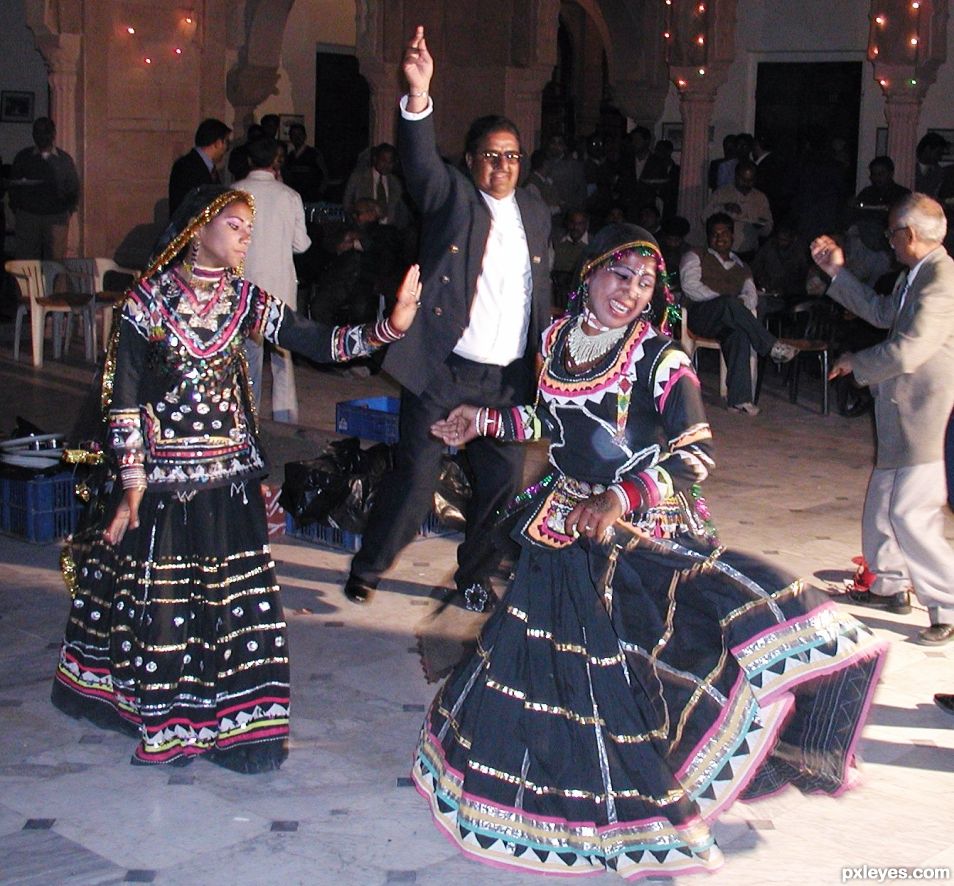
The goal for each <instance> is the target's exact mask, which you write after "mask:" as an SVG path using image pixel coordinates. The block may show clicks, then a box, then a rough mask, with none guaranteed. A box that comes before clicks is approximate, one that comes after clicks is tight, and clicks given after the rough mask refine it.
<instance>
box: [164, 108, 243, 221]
mask: <svg viewBox="0 0 954 886" xmlns="http://www.w3.org/2000/svg"><path fill="white" fill-rule="evenodd" d="M231 132H232V130H231V129H229V127H228V126H226V125H225V124H224V123H223V122H222V121H221V120H216V119H215V118H214V117H209V118H207V119H206V120H203V121H202V122H201V123H200V124H199V126H198V128H197V129H196V131H195V147H194V148H193V149H192V150H191V151H189V153H188V154H183V155H182V156H181V157H180V158H179V159H178V160H176V162H175V163H173V164H172V171H171V172H170V173H169V216H170V217H171V216H172V214H173V213H174V212H175V211H176V209H177V208H178V206H179V204H180V203H181V202H182V200H183V198H184V197H185V195H186V194H188V193H189V191H191V190H192V189H193V188H197V187H199V186H200V185H213V184H217V183H218V182H219V171H218V169H216V166H217V165H218V164H219V163H221V162H222V159H223V158H224V157H225V152H226V151H227V150H228V149H229V135H230V134H231Z"/></svg>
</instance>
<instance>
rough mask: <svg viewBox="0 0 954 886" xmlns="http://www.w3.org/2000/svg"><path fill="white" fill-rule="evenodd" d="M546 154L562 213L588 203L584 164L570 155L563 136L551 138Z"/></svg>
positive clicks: (548, 168) (548, 169)
mask: <svg viewBox="0 0 954 886" xmlns="http://www.w3.org/2000/svg"><path fill="white" fill-rule="evenodd" d="M544 153H545V155H546V158H547V172H548V174H549V176H550V178H551V180H552V181H553V189H554V191H556V194H557V198H558V199H559V202H560V209H561V211H563V212H569V211H570V210H571V209H574V208H576V207H578V206H582V205H583V204H584V203H585V202H586V174H585V172H584V170H583V164H582V163H581V162H580V161H579V160H577V159H576V158H574V157H573V155H572V154H571V153H570V151H569V149H568V147H567V144H566V139H565V138H564V137H563V136H562V135H552V136H550V138H549V139H548V140H547V145H546V148H545V149H544Z"/></svg>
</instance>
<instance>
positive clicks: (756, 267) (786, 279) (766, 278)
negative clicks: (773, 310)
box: [752, 222, 809, 303]
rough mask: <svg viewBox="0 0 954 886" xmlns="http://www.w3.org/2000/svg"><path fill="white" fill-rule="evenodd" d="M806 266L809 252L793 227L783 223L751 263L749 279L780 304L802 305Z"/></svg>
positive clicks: (806, 272)
mask: <svg viewBox="0 0 954 886" xmlns="http://www.w3.org/2000/svg"><path fill="white" fill-rule="evenodd" d="M808 264H809V262H808V250H807V249H806V248H805V247H804V246H803V245H802V244H801V243H800V242H799V240H798V233H797V232H796V230H795V226H794V225H792V224H791V223H789V222H782V224H780V225H779V226H778V227H777V228H776V229H775V231H774V232H773V233H772V236H771V237H769V238H768V240H766V241H765V243H763V244H762V246H761V247H760V248H759V251H758V252H757V253H756V254H755V258H754V259H752V276H753V277H754V278H755V284H756V286H758V287H759V288H760V289H764V290H766V291H767V292H770V293H772V294H774V295H775V296H778V297H779V298H780V299H781V300H782V301H783V302H786V303H791V302H793V301H795V302H798V301H804V299H805V279H806V276H807V274H808Z"/></svg>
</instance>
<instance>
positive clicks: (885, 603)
mask: <svg viewBox="0 0 954 886" xmlns="http://www.w3.org/2000/svg"><path fill="white" fill-rule="evenodd" d="M848 599H849V600H851V602H852V603H857V604H858V605H859V606H871V607H873V608H874V609H887V610H888V612H894V613H897V614H898V615H907V614H908V613H909V612H910V611H911V592H910V591H899V592H898V593H897V594H887V595H882V594H872V593H871V591H848Z"/></svg>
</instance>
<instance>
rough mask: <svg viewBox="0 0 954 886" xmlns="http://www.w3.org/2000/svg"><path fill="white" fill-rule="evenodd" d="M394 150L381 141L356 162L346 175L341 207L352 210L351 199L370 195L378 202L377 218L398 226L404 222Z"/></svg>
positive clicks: (405, 216)
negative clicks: (366, 159)
mask: <svg viewBox="0 0 954 886" xmlns="http://www.w3.org/2000/svg"><path fill="white" fill-rule="evenodd" d="M396 166H397V151H396V150H395V149H394V146H393V145H389V144H387V143H386V142H382V143H381V144H379V145H376V146H375V147H374V148H372V149H371V162H370V163H369V164H367V165H365V164H360V165H359V166H358V167H357V168H355V170H354V172H352V173H351V175H350V176H349V178H348V183H347V184H346V185H345V192H344V200H343V201H342V202H343V203H344V208H345V209H346V210H347V211H348V212H350V213H354V207H355V202H356V201H357V200H358V199H359V198H361V197H371V198H372V199H374V200H377V201H378V203H379V205H380V206H381V221H383V222H384V223H385V224H391V225H395V226H397V227H399V228H403V227H406V225H407V224H408V221H409V220H408V218H407V215H408V213H407V211H406V209H405V207H404V186H403V185H402V184H401V180H400V179H399V178H398V176H397V173H396Z"/></svg>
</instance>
